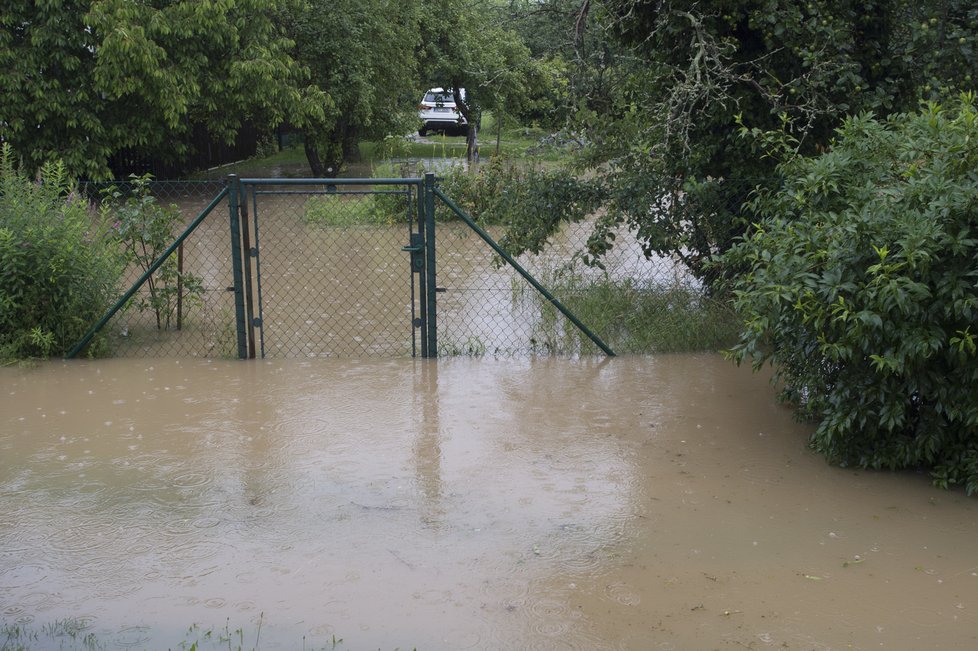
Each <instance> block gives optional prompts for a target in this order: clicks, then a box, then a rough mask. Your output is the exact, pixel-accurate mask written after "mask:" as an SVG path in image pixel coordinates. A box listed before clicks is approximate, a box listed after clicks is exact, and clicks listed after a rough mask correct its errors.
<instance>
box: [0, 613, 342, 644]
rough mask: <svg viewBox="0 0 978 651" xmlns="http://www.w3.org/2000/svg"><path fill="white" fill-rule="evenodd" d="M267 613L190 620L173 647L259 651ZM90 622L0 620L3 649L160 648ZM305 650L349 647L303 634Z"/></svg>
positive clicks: (337, 640) (339, 640) (338, 639)
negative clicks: (244, 618)
mask: <svg viewBox="0 0 978 651" xmlns="http://www.w3.org/2000/svg"><path fill="white" fill-rule="evenodd" d="M263 621H264V613H262V614H261V615H259V617H258V620H257V622H255V630H254V631H246V630H245V629H244V628H242V627H237V628H232V627H231V620H230V619H228V620H227V621H226V622H225V624H224V626H223V627H220V628H214V627H210V628H205V627H203V626H201V625H200V624H191V625H190V626H189V627H187V629H186V630H185V631H184V633H183V639H182V640H181V641H180V642H179V643H178V644H177V645H176V646H175V647H169V648H170V649H173V650H174V651H175V650H179V651H211V650H212V651H259V650H260V649H261V633H262V623H263ZM90 629H91V623H89V622H88V621H85V620H79V619H62V620H56V621H54V622H51V623H48V624H44V625H42V626H31V625H29V624H4V623H3V622H2V621H0V651H48V650H49V649H58V650H59V651H103V650H106V649H110V648H117V647H121V646H125V647H126V648H139V649H143V648H158V649H167V648H168V647H166V646H162V647H146V646H144V644H145V643H137V644H131V643H125V644H122V643H120V642H114V643H111V644H110V642H109V641H107V640H104V639H99V638H98V637H97V636H96V635H95V633H93V632H92V631H91V630H90ZM296 648H297V649H302V651H338V650H340V649H345V648H349V647H347V646H346V645H345V643H344V641H343V638H339V637H336V635H333V636H331V639H329V640H327V641H326V642H325V643H321V644H317V645H311V644H310V643H308V642H307V640H306V638H305V636H303V637H302V640H301V646H297V647H296Z"/></svg>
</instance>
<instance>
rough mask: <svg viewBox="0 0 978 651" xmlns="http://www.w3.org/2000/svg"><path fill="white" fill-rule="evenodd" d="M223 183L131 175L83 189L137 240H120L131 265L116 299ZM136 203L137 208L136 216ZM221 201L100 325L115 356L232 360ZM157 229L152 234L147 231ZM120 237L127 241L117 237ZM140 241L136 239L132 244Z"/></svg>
mask: <svg viewBox="0 0 978 651" xmlns="http://www.w3.org/2000/svg"><path fill="white" fill-rule="evenodd" d="M223 187H224V184H223V182H222V181H152V182H148V183H147V184H146V185H145V186H144V190H145V191H143V189H141V187H140V184H139V183H138V182H136V181H134V180H129V181H124V182H114V183H101V184H95V183H89V184H87V185H86V186H84V188H83V189H84V191H85V192H86V193H87V194H88V195H89V196H90V197H91V198H92V200H93V201H94V202H96V203H98V204H101V205H102V206H103V207H104V208H105V209H107V210H108V211H109V215H110V219H114V223H113V227H114V229H115V230H116V231H117V232H119V233H120V236H121V235H122V234H124V233H125V232H126V231H124V230H123V229H124V228H125V227H126V225H127V224H128V225H129V226H132V229H131V233H132V235H133V237H134V238H135V239H133V240H130V244H129V245H126V244H122V245H121V246H122V247H123V248H124V249H131V248H132V247H136V248H138V249H139V255H138V256H137V255H135V253H134V251H131V250H130V251H128V253H129V254H130V255H128V259H129V264H128V267H127V269H126V270H125V272H124V274H123V277H122V283H121V285H120V296H121V295H122V293H123V292H124V291H125V290H126V289H128V288H129V287H130V286H131V285H132V284H133V283H134V282H135V281H136V280H138V279H139V277H140V276H141V275H142V274H143V272H144V271H145V270H146V266H147V265H148V264H149V263H152V262H153V258H154V255H153V253H152V252H153V251H156V252H159V253H162V251H163V250H165V248H166V247H167V246H169V245H170V244H172V242H173V241H175V240H176V238H177V237H178V236H179V235H180V234H181V233H182V232H183V231H184V230H185V229H186V227H187V225H188V224H190V222H191V221H193V220H194V219H195V218H196V217H197V216H198V215H200V213H201V212H202V211H203V210H204V208H205V207H207V206H208V205H209V204H210V203H211V201H212V200H213V199H214V198H215V197H216V196H217V195H218V194H219V193H220V191H221V190H222V189H223ZM134 206H141V208H140V210H141V216H139V215H136V214H135V212H134ZM227 215H228V207H227V203H226V200H225V202H223V203H222V204H220V205H218V206H216V207H215V208H214V209H213V210H212V212H211V213H210V214H209V215H208V216H207V217H206V218H205V219H204V220H203V221H202V222H201V223H200V225H199V226H198V227H197V228H196V229H195V230H194V232H193V233H191V234H190V235H189V236H188V238H187V239H186V240H185V241H184V243H183V245H182V246H181V247H180V249H179V250H177V251H176V252H174V254H173V255H171V256H170V258H169V259H168V260H167V261H166V263H165V264H164V265H163V267H161V268H160V269H159V270H158V271H157V272H156V273H155V274H153V275H152V276H151V278H150V282H146V283H144V284H143V286H142V287H141V288H140V289H139V291H138V292H137V293H136V294H135V295H134V296H133V297H132V298H131V299H130V300H129V301H128V302H127V303H126V305H125V306H124V307H123V309H122V310H121V311H119V312H118V313H117V314H116V315H115V316H114V317H113V318H112V319H111V320H110V321H109V322H108V323H107V324H106V326H105V327H104V328H103V329H102V332H101V333H100V334H101V337H102V340H103V341H105V342H106V343H107V344H108V351H109V354H111V355H115V356H119V357H233V356H234V355H235V320H234V300H233V299H234V296H233V294H232V293H231V292H229V291H228V288H229V287H232V285H233V277H232V273H231V261H230V251H231V248H230V246H229V244H228V242H229V235H228V219H227ZM154 228H156V230H155V231H154V230H153V229H154ZM120 239H125V238H123V237H120ZM137 242H138V243H137Z"/></svg>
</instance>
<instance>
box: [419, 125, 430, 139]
mask: <svg viewBox="0 0 978 651" xmlns="http://www.w3.org/2000/svg"><path fill="white" fill-rule="evenodd" d="M418 135H419V136H421V137H422V138H424V137H425V136H427V135H428V127H421V128H420V129H418Z"/></svg>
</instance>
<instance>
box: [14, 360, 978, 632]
mask: <svg viewBox="0 0 978 651" xmlns="http://www.w3.org/2000/svg"><path fill="white" fill-rule="evenodd" d="M0 386H2V391H0V623H2V624H3V625H4V626H5V627H8V630H9V627H10V626H20V625H23V626H25V627H27V628H31V627H34V628H35V629H37V630H40V629H41V628H42V627H43V626H45V625H46V624H48V623H50V622H54V621H65V620H69V621H71V622H73V624H74V625H75V626H77V627H78V628H79V629H80V630H82V631H84V632H86V633H88V632H91V633H94V634H95V636H96V638H97V639H98V640H99V641H100V643H101V644H102V645H104V646H105V647H106V648H112V649H116V648H118V649H136V648H148V649H162V648H177V647H178V645H180V644H181V643H184V644H185V645H186V644H189V643H191V642H193V641H197V640H198V639H199V640H200V642H201V643H202V644H201V647H202V648H206V647H205V643H211V644H213V645H214V648H226V646H227V645H226V642H222V643H220V644H218V643H216V642H214V640H215V639H217V638H219V636H220V633H222V632H225V631H226V630H227V631H230V632H232V633H233V632H234V631H237V630H238V629H241V633H240V634H239V635H240V636H241V638H240V639H241V640H242V641H243V645H242V646H243V648H252V647H255V646H257V647H258V648H261V649H298V648H307V649H313V648H323V647H327V648H332V646H333V644H334V636H335V640H339V639H340V638H342V640H343V641H342V642H337V645H336V648H349V649H368V648H374V649H375V648H383V649H393V648H402V649H404V648H408V649H410V648H414V647H416V648H418V649H460V648H476V649H554V648H567V649H657V648H664V649H669V648H674V649H691V648H704V649H705V648H709V649H712V648H736V647H748V648H766V647H771V648H781V647H785V648H804V649H843V648H859V649H867V648H871V647H872V648H879V647H883V648H897V649H908V648H973V647H975V646H976V645H978V641H976V636H978V518H976V508H975V501H974V500H971V499H967V498H965V497H963V496H962V495H960V494H958V493H945V492H940V491H937V490H935V489H932V488H931V487H930V486H929V483H928V480H927V478H926V477H924V476H921V475H913V474H909V475H908V474H902V475H893V474H880V473H866V472H854V471H850V470H841V469H835V468H831V467H828V466H827V465H825V463H824V462H823V461H822V460H821V459H820V458H817V457H815V456H813V455H812V454H811V453H810V452H809V451H807V449H806V447H805V439H806V436H807V434H808V429H807V428H806V427H805V426H801V425H798V424H796V423H794V422H793V421H792V419H791V414H790V412H789V411H788V410H786V409H784V408H781V407H778V406H777V405H776V404H774V400H773V391H772V389H771V388H770V386H769V385H768V384H767V382H766V380H765V379H764V378H763V377H758V376H753V375H751V374H750V372H749V371H746V370H744V369H737V368H735V367H733V366H732V365H730V364H728V363H727V362H725V361H723V360H722V359H721V358H719V357H718V356H661V357H652V358H648V357H646V358H617V359H612V360H605V361H598V360H579V361H568V360H536V361H533V360H524V361H512V360H507V361H491V360H462V359H446V360H440V361H438V362H429V361H412V360H396V361H372V362H361V361H340V360H315V361H314V362H301V361H280V362H257V363H255V362H237V361H233V362H232V361H228V362H223V361H222V362H217V361H214V362H196V361H195V362H188V361H174V360H152V361H146V360H142V361H133V360H110V361H99V362H73V363H68V364H61V363H51V364H45V365H41V366H39V367H37V368H32V369H10V368H7V369H0ZM194 625H196V626H194ZM208 631H211V632H213V634H212V636H211V638H209V639H208V638H206V633H207V632H208ZM235 639H236V640H237V639H239V638H235ZM222 645H223V646H222ZM37 648H44V647H43V646H41V647H37Z"/></svg>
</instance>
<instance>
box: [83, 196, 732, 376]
mask: <svg viewBox="0 0 978 651" xmlns="http://www.w3.org/2000/svg"><path fill="white" fill-rule="evenodd" d="M417 181H419V180H414V181H411V182H405V181H401V182H398V181H395V180H392V181H391V184H389V185H382V184H378V183H377V181H376V180H366V179H364V180H362V181H357V182H350V181H347V182H346V183H352V184H351V185H345V184H343V182H336V183H335V184H331V183H330V182H329V181H327V180H319V181H317V182H316V183H315V184H312V183H306V184H291V185H276V183H275V181H274V180H264V181H263V183H264V184H258V183H257V182H256V184H255V185H254V186H253V187H250V189H249V190H248V192H242V193H241V194H240V196H239V195H234V196H230V195H229V194H228V193H227V191H226V190H227V188H226V182H224V181H216V182H215V181H202V182H151V183H147V184H145V185H144V186H140V185H138V184H135V185H134V184H133V183H131V182H130V183H116V184H105V185H97V186H96V185H89V186H87V187H86V188H85V191H86V192H87V193H88V195H89V196H90V197H92V198H93V201H96V202H108V203H109V204H111V206H112V209H111V211H110V213H109V214H110V215H113V216H114V218H115V226H116V227H117V228H119V229H123V228H125V227H126V226H127V225H128V226H129V227H131V228H132V229H133V231H134V232H133V233H130V235H131V236H132V237H131V239H130V243H129V245H128V246H129V247H130V248H131V249H133V251H136V250H138V249H139V246H140V245H139V241H138V237H136V236H137V235H140V236H142V237H143V238H146V237H149V238H150V239H154V238H155V239H154V241H153V242H152V244H153V246H152V247H150V248H151V249H152V251H151V252H150V253H145V254H143V255H142V256H140V255H138V254H136V253H131V255H130V267H129V269H128V270H127V272H126V276H125V280H126V282H127V283H129V284H132V282H134V281H136V280H139V279H140V278H141V277H142V276H148V277H147V281H146V282H145V283H143V284H142V285H141V286H140V287H139V288H138V289H136V290H135V291H134V292H133V293H132V295H131V296H128V297H122V296H121V295H120V298H124V299H125V300H123V301H122V302H121V309H120V310H119V311H118V312H117V313H116V314H115V315H114V316H112V317H111V318H110V319H109V320H107V322H106V323H105V325H104V327H102V328H100V330H99V334H98V335H97V336H98V337H100V338H101V340H102V342H103V343H104V344H107V349H108V351H109V354H112V355H117V356H144V357H228V358H231V357H240V356H256V357H262V356H267V357H336V356H339V357H360V356H382V357H391V356H409V355H417V354H419V353H424V356H435V355H438V356H453V355H472V356H483V355H485V356H497V357H506V356H521V355H589V354H601V353H602V350H603V349H604V352H609V351H610V350H611V349H614V350H615V351H616V352H618V353H630V352H642V353H644V352H663V351H683V350H703V349H715V348H717V347H720V346H723V345H726V344H728V343H731V342H732V340H733V336H734V333H735V331H736V322H735V320H734V319H733V317H732V314H731V312H730V309H729V306H728V304H727V302H726V301H725V300H723V299H718V298H715V297H713V296H712V295H711V293H710V292H709V291H708V288H707V286H705V285H704V283H703V281H702V279H701V278H698V277H696V276H695V275H694V274H692V273H691V272H690V270H689V268H688V266H687V265H686V264H685V263H684V262H683V261H682V260H681V259H680V258H679V257H665V256H651V257H649V256H646V255H645V253H644V252H643V251H642V247H641V246H640V245H639V243H638V242H637V240H636V238H635V236H634V234H633V233H630V232H629V231H628V230H627V229H625V228H620V229H619V232H617V233H616V237H615V245H614V246H613V247H612V248H611V250H610V251H608V253H607V254H606V255H605V257H604V258H603V268H600V267H596V266H593V265H588V264H586V263H585V256H584V252H585V251H586V245H587V240H588V237H589V236H590V235H591V233H592V231H593V227H594V221H593V219H591V220H588V219H585V220H582V221H580V222H578V223H574V224H565V225H564V226H563V227H562V229H561V230H560V231H559V232H558V233H557V234H556V236H554V237H553V238H551V240H550V242H549V244H548V246H547V247H546V248H545V249H544V250H543V251H542V252H541V253H540V254H538V255H523V256H519V257H518V258H517V259H516V260H513V261H512V262H515V263H516V265H517V266H519V267H522V268H523V269H524V270H525V272H527V273H528V274H529V275H530V276H532V277H533V278H534V279H536V281H538V282H537V284H538V285H540V286H542V288H543V289H545V292H544V293H541V292H540V291H538V288H537V287H535V286H534V284H533V283H532V282H530V281H528V280H527V278H526V277H525V275H524V274H520V273H519V272H518V271H517V270H515V269H514V268H513V266H511V265H510V264H508V263H507V262H506V260H505V259H504V257H501V256H500V254H499V252H498V251H496V250H494V249H493V248H491V246H489V245H487V239H488V240H492V239H493V238H498V237H499V236H500V235H501V233H502V231H501V227H497V226H492V225H483V227H481V228H476V229H475V230H474V229H473V228H472V227H471V226H470V225H469V224H467V223H466V222H465V220H464V219H461V218H457V216H453V215H451V213H450V212H449V211H446V212H445V213H444V214H447V215H449V217H448V218H443V219H440V221H439V222H438V223H437V225H436V227H435V228H433V229H431V230H430V232H427V233H425V232H424V229H425V226H424V224H425V220H424V217H425V212H426V210H427V208H426V206H425V201H426V200H428V201H435V200H438V201H443V199H448V202H449V203H451V198H450V197H445V196H444V195H442V197H443V198H437V199H435V198H431V199H426V198H425V197H422V195H421V194H420V192H421V187H422V186H421V184H420V183H419V182H417ZM222 193H224V194H223V195H222ZM232 203H235V204H238V207H237V210H238V211H239V212H240V214H241V220H240V221H241V223H239V224H238V225H237V226H235V225H234V224H233V223H229V214H230V213H232V212H234V210H233V208H234V206H232V205H231V204H232ZM140 209H141V210H142V211H143V213H144V214H142V215H140ZM146 214H149V215H150V217H153V218H155V219H156V220H157V221H165V222H166V226H165V228H156V229H155V230H154V225H153V224H152V223H150V222H152V221H153V219H149V221H147V220H146V219H144V218H145V217H146ZM439 214H442V213H439ZM141 219H142V221H140V220H141ZM188 226H190V227H192V228H190V229H188ZM234 228H238V229H240V230H241V233H240V234H239V235H238V237H241V238H242V245H241V246H240V248H239V250H238V254H235V253H234V247H232V246H231V244H230V242H231V240H232V239H233V237H235V236H234V235H233V233H232V231H233V229H234ZM139 229H142V230H139ZM137 230H139V232H138V233H136V232H135V231H137ZM480 230H481V231H482V233H481V234H480V233H479V232H478V231H480ZM178 236H182V241H181V242H180V244H179V246H175V247H173V251H172V253H171V254H170V255H169V256H168V258H167V259H166V260H165V261H164V262H163V263H162V264H161V265H160V266H159V268H158V269H155V270H154V271H153V272H152V273H150V274H148V275H147V268H148V266H149V264H150V263H151V262H154V261H155V260H154V256H155V255H156V254H160V253H163V252H165V251H166V250H167V248H169V247H171V246H173V245H174V243H175V242H176V240H177V238H178ZM419 243H420V244H422V246H419ZM428 247H431V248H430V249H428ZM236 255H239V256H240V258H239V259H238V260H236V259H235V258H236ZM428 257H430V258H431V259H432V260H433V261H434V267H433V269H432V275H431V276H430V277H429V276H427V273H426V272H425V270H424V269H423V268H424V266H425V264H426V259H427V258H428ZM242 268H243V269H244V270H245V271H247V272H249V273H248V274H243V273H242ZM239 274H241V275H243V276H246V277H247V279H248V283H249V286H248V287H247V288H246V289H245V291H243V292H241V293H239V294H236V286H240V285H241V281H240V278H239ZM127 286H128V285H127ZM564 306H566V309H565V307H564ZM242 312H243V313H244V314H245V318H244V319H242V318H241V316H242ZM242 322H243V323H245V326H244V327H245V328H246V329H247V331H248V332H246V333H244V335H245V336H244V338H242V332H241V331H240V329H241V327H242V325H241V324H242ZM429 322H430V323H431V326H432V331H431V334H430V338H429V335H428V333H427V331H426V330H425V328H427V323H429ZM581 326H584V328H583V329H582V328H581ZM588 330H590V331H593V335H594V337H593V338H592V337H589V336H588ZM242 341H245V342H246V344H245V346H246V347H247V348H248V350H247V351H246V354H244V355H243V354H242ZM595 342H598V343H595ZM602 342H606V344H607V345H604V344H603V343H602ZM429 345H430V346H431V348H432V349H431V350H430V351H429V350H427V347H428V346H429ZM423 349H424V350H423Z"/></svg>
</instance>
